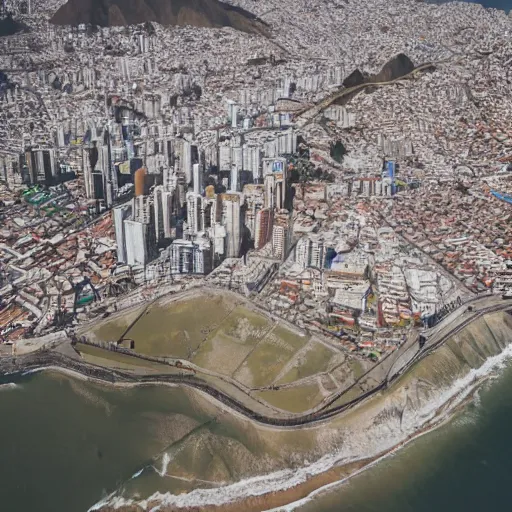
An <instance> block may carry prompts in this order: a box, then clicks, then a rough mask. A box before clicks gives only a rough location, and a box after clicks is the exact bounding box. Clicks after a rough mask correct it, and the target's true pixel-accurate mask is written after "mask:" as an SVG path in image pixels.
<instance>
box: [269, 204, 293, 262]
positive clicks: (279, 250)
mask: <svg viewBox="0 0 512 512" xmlns="http://www.w3.org/2000/svg"><path fill="white" fill-rule="evenodd" d="M290 220H291V217H290V215H289V214H278V215H276V216H275V217H274V224H273V227H272V253H273V255H274V257H275V258H278V259H280V260H281V261H284V260H285V259H286V257H287V256H288V252H289V250H290V246H291V236H292V229H291V223H290Z"/></svg>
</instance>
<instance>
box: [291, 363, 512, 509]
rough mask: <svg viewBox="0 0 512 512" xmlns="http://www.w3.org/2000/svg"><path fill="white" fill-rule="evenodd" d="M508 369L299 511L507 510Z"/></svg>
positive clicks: (511, 371) (511, 395)
mask: <svg viewBox="0 0 512 512" xmlns="http://www.w3.org/2000/svg"><path fill="white" fill-rule="evenodd" d="M511 424H512V363H511V362H509V363H508V366H507V368H506V370H504V371H503V372H502V373H501V375H499V377H498V378H497V379H495V380H494V381H491V382H490V383H486V384H485V385H484V387H483V388H482V389H481V390H480V391H479V392H478V394H477V396H476V400H475V401H474V402H473V403H470V404H469V405H467V406H466V407H465V409H464V410H463V411H461V412H460V413H458V414H457V415H456V416H455V417H454V418H453V419H452V420H451V421H450V422H449V423H447V424H446V425H444V426H442V427H440V428H439V429H437V430H434V431H433V432H430V433H428V434H426V435H424V436H422V437H420V438H418V439H416V440H415V441H413V442H412V443H410V444H409V445H407V446H406V447H405V448H404V449H402V450H400V451H398V452H396V454H395V455H393V456H391V457H388V458H386V459H384V460H383V461H381V462H380V463H378V464H376V465H375V466H373V467H371V468H369V469H368V470H366V471H364V472H362V473H360V474H359V475H357V476H355V477H354V478H352V479H351V480H348V481H347V482H345V483H343V484H341V485H339V486H338V487H337V488H333V489H331V490H329V491H328V492H325V493H323V494H322V493H320V494H319V495H318V496H317V497H315V498H314V499H312V500H311V501H310V502H309V503H307V504H306V505H305V506H302V507H298V508H296V509H295V510H297V511H300V512H433V511H436V512H472V511H475V512H476V511H483V510H509V509H510V488H509V485H510V482H511V481H512V444H511V443H510V442H509V437H510V425H511Z"/></svg>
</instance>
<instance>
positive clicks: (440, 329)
mask: <svg viewBox="0 0 512 512" xmlns="http://www.w3.org/2000/svg"><path fill="white" fill-rule="evenodd" d="M471 304H472V306H473V311H471V312H468V311H467V307H468V306H467V305H463V306H461V307H460V308H459V309H457V310H455V311H454V312H452V313H451V314H450V315H448V317H447V318H446V319H445V320H443V321H442V322H440V324H438V325H437V326H436V327H435V328H433V329H431V331H430V334H429V337H428V339H427V342H426V343H425V345H424V347H423V348H422V349H421V350H419V349H417V348H416V349H415V350H413V349H412V347H408V348H407V350H406V351H405V352H404V353H403V354H401V356H400V357H399V358H398V359H397V360H396V361H395V362H394V363H393V365H392V366H391V368H390V370H389V372H388V374H387V377H386V378H385V379H383V381H382V382H381V383H380V384H379V385H377V386H375V387H374V388H373V389H371V390H369V391H367V392H366V393H364V394H362V395H361V396H359V397H357V398H355V399H353V400H350V401H349V402H347V403H345V404H343V405H338V406H332V407H327V408H324V409H321V410H318V411H316V412H313V413H309V414H302V415H300V414H298V415H293V416H292V415H288V416H287V417H282V418H278V417H271V416H267V415H264V414H261V413H258V412H256V411H254V410H252V409H250V408H249V407H247V406H246V405H245V404H244V403H242V401H240V400H237V399H235V398H233V397H232V396H230V395H228V394H227V393H225V392H223V391H220V390H218V389H216V388H214V387H213V386H211V385H209V384H208V383H206V382H205V381H203V380H201V379H200V378H198V377H196V376H194V375H168V374H164V375H150V376H135V375H133V374H129V373H126V372H122V371H118V370H110V369H106V368H103V367H100V366H95V365H92V364H86V363H83V362H81V361H77V360H76V359H73V358H71V357H67V356H65V355H62V354H58V353H56V352H52V351H45V352H40V353H35V354H30V355H27V356H24V357H20V358H18V359H17V360H14V359H13V358H6V359H4V360H3V361H2V360H0V383H2V382H9V381H12V380H13V375H20V374H23V373H25V372H27V371H31V370H32V371H33V370H38V369H45V368H51V367H56V366H57V367H60V368H64V369H68V370H71V371H75V372H79V373H81V374H83V375H86V376H88V377H90V378H93V379H97V380H101V381H105V382H109V383H119V384H122V383H125V384H126V383H134V384H135V383H139V384H162V383H164V384H165V383H168V384H177V385H184V386H188V387H191V388H194V389H197V390H199V391H202V392H204V393H206V394H208V395H209V396H211V397H213V398H215V399H216V400H218V401H219V402H221V403H222V404H224V405H225V406H227V407H229V408H230V409H231V410H232V411H233V412H236V413H239V414H241V415H243V416H245V417H246V418H249V419H251V420H253V421H256V422H258V423H261V424H264V425H271V426H275V427H286V428H300V427H303V426H306V425H312V424H315V423H320V422H323V421H326V420H329V419H331V418H333V417H335V416H338V415H340V414H342V413H343V412H345V411H346V410H348V409H351V408H353V407H354V406H356V405H357V404H359V403H361V402H363V401H364V400H366V399H367V398H369V397H371V396H373V395H375V394H376V393H378V392H379V391H380V390H382V389H385V388H387V387H388V386H389V385H390V384H392V383H393V382H394V381H396V380H397V379H398V378H399V377H400V376H401V375H403V374H404V373H405V372H406V371H407V370H408V369H409V368H410V367H411V365H413V364H416V363H417V362H418V361H420V360H421V359H423V358H424V357H426V356H427V355H429V354H430V353H431V352H432V351H433V350H435V349H436V348H438V347H439V346H440V345H442V344H443V343H444V342H445V341H447V340H448V339H449V338H450V337H452V336H453V335H454V334H457V333H458V332H460V331H461V330H462V329H464V328H465V327H467V326H468V325H469V324H470V323H471V322H473V321H475V320H476V319H477V318H480V317H482V316H483V315H485V314H487V313H491V312H495V311H506V310H512V300H503V299H501V298H499V297H484V298H481V299H477V300H474V301H472V302H471ZM413 347H414V346H413Z"/></svg>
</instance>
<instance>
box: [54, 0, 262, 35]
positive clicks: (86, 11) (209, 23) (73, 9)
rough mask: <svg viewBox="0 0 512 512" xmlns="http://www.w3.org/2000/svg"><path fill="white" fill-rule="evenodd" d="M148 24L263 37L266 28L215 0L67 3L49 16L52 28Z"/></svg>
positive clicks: (72, 0) (82, 0)
mask: <svg viewBox="0 0 512 512" xmlns="http://www.w3.org/2000/svg"><path fill="white" fill-rule="evenodd" d="M148 21H154V22H158V23H160V24H162V25H177V26H184V25H192V26H195V27H232V28H234V29H236V30H240V31H242V32H249V33H258V34H266V33H267V31H268V27H267V25H266V24H264V23H263V22H262V21H260V20H258V19H257V18H256V16H254V15H253V14H251V13H250V12H248V11H245V10H243V9H240V8H237V7H234V6H231V5H228V4H225V3H223V2H220V1H219V0H68V2H67V3H66V4H64V5H63V6H62V7H61V8H60V9H59V10H58V11H57V12H56V13H55V14H54V15H53V17H52V19H51V22H52V23H54V24H55V25H78V24H80V23H85V24H88V23H90V24H92V25H99V26H103V27H106V26H114V25H136V24H139V23H145V22H148Z"/></svg>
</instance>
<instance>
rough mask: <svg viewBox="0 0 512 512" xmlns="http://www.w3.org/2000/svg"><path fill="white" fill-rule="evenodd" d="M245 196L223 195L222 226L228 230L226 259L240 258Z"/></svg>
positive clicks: (236, 193) (232, 193) (237, 194)
mask: <svg viewBox="0 0 512 512" xmlns="http://www.w3.org/2000/svg"><path fill="white" fill-rule="evenodd" d="M243 202H244V196H243V194H241V193H239V192H230V193H227V194H222V225H223V226H224V227H225V229H226V257H228V258H238V256H239V255H240V247H241V243H242V218H241V217H242V205H243Z"/></svg>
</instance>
